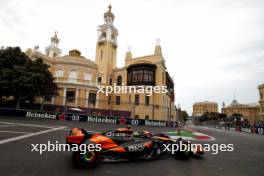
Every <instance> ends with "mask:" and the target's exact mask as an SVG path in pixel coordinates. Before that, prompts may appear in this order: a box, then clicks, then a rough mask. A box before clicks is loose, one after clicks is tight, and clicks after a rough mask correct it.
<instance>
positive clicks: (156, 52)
mask: <svg viewBox="0 0 264 176" xmlns="http://www.w3.org/2000/svg"><path fill="white" fill-rule="evenodd" d="M154 55H157V56H162V50H161V46H160V39H157V40H156V47H155V51H154Z"/></svg>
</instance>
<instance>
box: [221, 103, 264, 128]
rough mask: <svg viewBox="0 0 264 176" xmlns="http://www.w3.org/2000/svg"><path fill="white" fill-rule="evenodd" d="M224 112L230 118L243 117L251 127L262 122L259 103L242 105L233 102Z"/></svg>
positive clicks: (223, 109)
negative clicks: (234, 116)
mask: <svg viewBox="0 0 264 176" xmlns="http://www.w3.org/2000/svg"><path fill="white" fill-rule="evenodd" d="M222 112H223V113H224V114H226V115H227V116H228V117H230V116H232V115H242V117H243V119H244V120H247V121H248V122H249V124H251V125H254V124H257V123H258V122H259V120H260V119H259V117H260V106H259V104H258V103H251V104H241V103H239V102H238V101H237V100H233V101H232V102H231V104H230V105H229V106H227V107H224V108H222Z"/></svg>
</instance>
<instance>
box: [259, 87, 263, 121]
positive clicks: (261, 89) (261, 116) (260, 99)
mask: <svg viewBox="0 0 264 176" xmlns="http://www.w3.org/2000/svg"><path fill="white" fill-rule="evenodd" d="M258 90H259V105H260V120H261V122H262V123H263V122H264V84H261V85H259V86H258Z"/></svg>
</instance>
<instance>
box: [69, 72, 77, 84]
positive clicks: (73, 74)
mask: <svg viewBox="0 0 264 176" xmlns="http://www.w3.org/2000/svg"><path fill="white" fill-rule="evenodd" d="M69 82H71V83H76V82H77V72H76V71H75V70H72V71H71V72H70V74H69Z"/></svg>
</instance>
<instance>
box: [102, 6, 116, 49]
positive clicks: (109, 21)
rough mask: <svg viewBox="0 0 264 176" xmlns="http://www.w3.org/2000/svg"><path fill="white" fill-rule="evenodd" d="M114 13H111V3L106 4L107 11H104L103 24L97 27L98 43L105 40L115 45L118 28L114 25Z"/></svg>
mask: <svg viewBox="0 0 264 176" xmlns="http://www.w3.org/2000/svg"><path fill="white" fill-rule="evenodd" d="M114 19H115V15H114V14H113V13H112V6H111V4H110V5H109V6H108V11H107V12H105V13H104V24H102V25H100V26H99V27H98V40H97V43H98V44H102V43H105V42H109V43H111V44H112V45H113V46H117V36H118V30H117V29H116V28H115V26H114Z"/></svg>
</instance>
